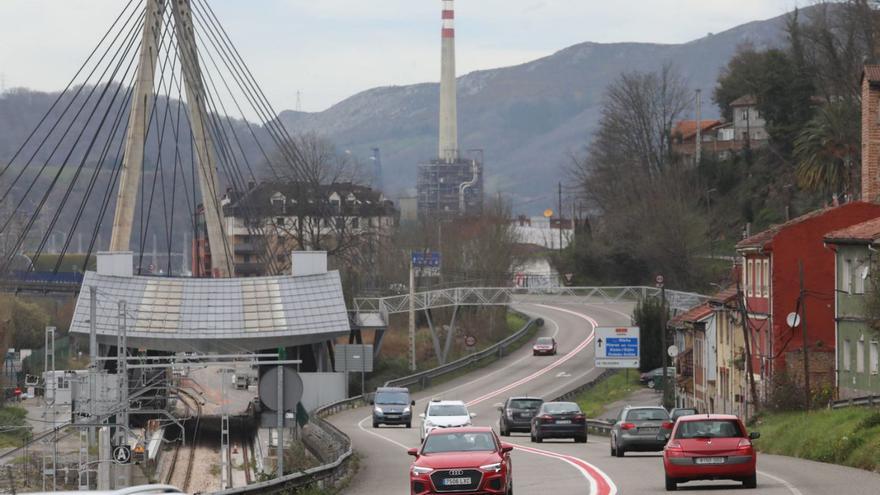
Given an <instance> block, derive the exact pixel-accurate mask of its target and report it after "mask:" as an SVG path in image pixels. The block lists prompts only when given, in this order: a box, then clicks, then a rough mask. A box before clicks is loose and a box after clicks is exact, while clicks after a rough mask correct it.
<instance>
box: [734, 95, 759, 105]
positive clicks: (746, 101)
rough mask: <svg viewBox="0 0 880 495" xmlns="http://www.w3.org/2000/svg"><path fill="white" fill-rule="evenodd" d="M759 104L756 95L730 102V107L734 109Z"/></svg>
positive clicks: (741, 97)
mask: <svg viewBox="0 0 880 495" xmlns="http://www.w3.org/2000/svg"><path fill="white" fill-rule="evenodd" d="M757 104H758V99H757V98H756V97H755V95H745V96H740V97H739V98H737V99H735V100H733V101H732V102H730V106H732V107H747V106H752V105H757Z"/></svg>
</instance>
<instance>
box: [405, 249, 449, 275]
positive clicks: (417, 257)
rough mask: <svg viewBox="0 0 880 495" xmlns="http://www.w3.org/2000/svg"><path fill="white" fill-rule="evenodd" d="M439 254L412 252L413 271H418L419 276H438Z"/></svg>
mask: <svg viewBox="0 0 880 495" xmlns="http://www.w3.org/2000/svg"><path fill="white" fill-rule="evenodd" d="M441 259H442V258H441V256H440V253H435V252H432V251H413V252H412V267H413V270H420V273H421V275H427V276H437V275H440V262H441Z"/></svg>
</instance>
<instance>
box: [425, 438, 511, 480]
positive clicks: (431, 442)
mask: <svg viewBox="0 0 880 495" xmlns="http://www.w3.org/2000/svg"><path fill="white" fill-rule="evenodd" d="M511 450H513V446H512V445H509V444H505V443H501V440H499V439H498V436H497V435H495V432H494V431H493V430H492V428H488V427H462V428H438V429H436V430H433V431H431V433H429V434H428V436H427V437H425V442H424V443H423V444H422V447H421V448H419V449H409V455H412V456H415V458H416V460H415V461H413V463H412V466H411V467H410V470H409V475H410V476H409V478H410V483H409V485H410V493H412V495H428V494H430V495H434V494H443V493H455V494H456V495H468V494H486V495H510V494H512V493H513V477H512V471H511V463H510V451H511Z"/></svg>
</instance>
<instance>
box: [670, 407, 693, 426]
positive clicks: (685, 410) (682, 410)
mask: <svg viewBox="0 0 880 495" xmlns="http://www.w3.org/2000/svg"><path fill="white" fill-rule="evenodd" d="M694 414H699V412H698V411H697V410H696V409H694V408H692V407H676V408H674V409H672V410H671V411H669V419H671V420H672V422H673V423H675V422H676V421H678V418H680V417H682V416H693V415H694Z"/></svg>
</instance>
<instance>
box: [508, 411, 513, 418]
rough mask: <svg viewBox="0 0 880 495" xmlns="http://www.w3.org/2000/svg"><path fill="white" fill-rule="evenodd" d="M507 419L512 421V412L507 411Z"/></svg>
mask: <svg viewBox="0 0 880 495" xmlns="http://www.w3.org/2000/svg"><path fill="white" fill-rule="evenodd" d="M507 419H513V411H507Z"/></svg>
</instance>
